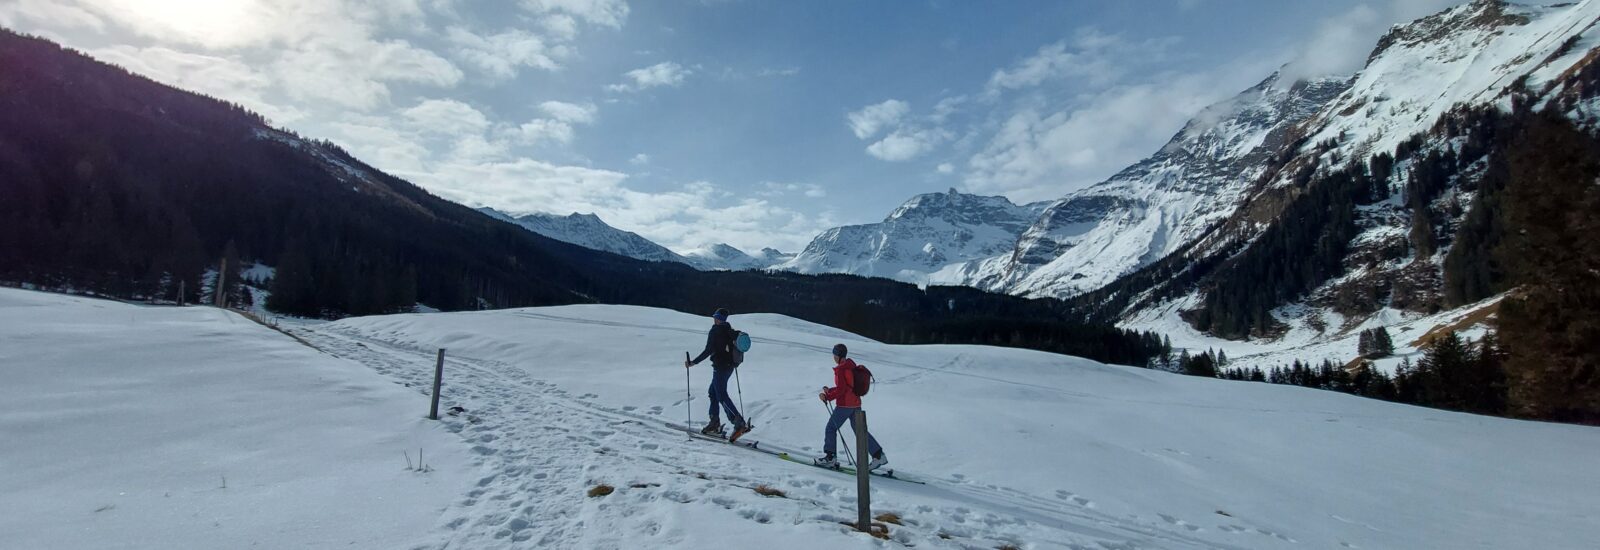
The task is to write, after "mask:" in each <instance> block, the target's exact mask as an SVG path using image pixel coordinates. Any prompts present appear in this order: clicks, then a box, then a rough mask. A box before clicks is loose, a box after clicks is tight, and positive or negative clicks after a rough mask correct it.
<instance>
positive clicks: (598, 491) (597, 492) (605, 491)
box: [589, 483, 617, 498]
mask: <svg viewBox="0 0 1600 550" xmlns="http://www.w3.org/2000/svg"><path fill="white" fill-rule="evenodd" d="M616 490H617V488H616V487H612V486H610V485H606V484H604V483H601V484H599V485H595V486H594V488H593V489H589V498H595V497H603V496H606V495H609V494H611V493H614V492H616Z"/></svg>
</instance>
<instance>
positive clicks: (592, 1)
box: [522, 0, 628, 28]
mask: <svg viewBox="0 0 1600 550" xmlns="http://www.w3.org/2000/svg"><path fill="white" fill-rule="evenodd" d="M522 7H523V9H526V10H528V11H530V12H532V13H535V14H541V15H542V14H550V13H556V14H567V15H571V16H573V17H576V18H578V19H582V20H584V21H587V22H589V23H591V24H595V25H601V26H605V27H612V28H621V27H622V23H623V22H624V21H626V20H627V19H628V3H627V2H623V1H622V0H522Z"/></svg>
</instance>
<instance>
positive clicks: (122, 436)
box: [0, 290, 1600, 549]
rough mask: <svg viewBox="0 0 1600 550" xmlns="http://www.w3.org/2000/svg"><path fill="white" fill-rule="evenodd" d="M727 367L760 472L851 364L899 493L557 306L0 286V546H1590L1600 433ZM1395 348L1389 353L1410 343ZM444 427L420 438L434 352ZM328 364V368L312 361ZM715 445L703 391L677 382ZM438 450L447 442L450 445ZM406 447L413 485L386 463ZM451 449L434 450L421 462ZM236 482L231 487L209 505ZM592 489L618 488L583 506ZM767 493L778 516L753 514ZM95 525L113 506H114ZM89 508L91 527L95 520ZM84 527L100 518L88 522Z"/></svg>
mask: <svg viewBox="0 0 1600 550" xmlns="http://www.w3.org/2000/svg"><path fill="white" fill-rule="evenodd" d="M732 322H733V323H734V325H735V327H737V328H739V329H742V330H745V331H748V332H750V333H751V334H752V335H753V336H754V337H755V348H754V349H753V350H752V351H751V353H750V356H749V358H748V362H747V363H746V365H745V366H744V367H742V368H741V369H740V370H741V377H742V378H747V379H749V381H748V383H743V384H742V386H743V393H744V400H745V403H746V405H747V407H748V412H749V413H750V414H752V415H753V416H754V418H755V421H756V423H757V429H756V431H755V432H753V433H752V434H751V435H749V436H747V437H748V438H750V439H754V440H759V441H761V442H762V446H763V447H772V448H778V449H785V450H790V451H793V452H795V453H807V454H808V455H809V454H810V453H815V452H816V451H817V450H818V449H819V448H820V446H821V443H822V441H821V437H822V436H821V431H822V423H823V421H824V415H825V411H824V410H823V406H822V404H821V403H819V402H817V400H816V392H817V389H818V388H819V387H820V386H822V385H823V384H825V383H827V382H829V381H830V374H829V366H830V365H831V361H830V360H829V358H828V352H827V349H828V348H829V347H830V346H832V345H833V344H834V343H836V342H844V343H846V344H848V345H849V346H850V347H851V349H852V350H853V352H854V353H853V355H855V356H856V357H857V358H858V360H859V361H861V362H862V363H864V364H866V365H868V366H869V367H871V368H872V369H873V371H874V372H875V373H876V375H877V378H878V384H877V385H876V386H875V387H874V389H873V392H872V394H871V395H869V396H868V397H867V398H866V402H867V410H868V413H869V415H870V424H871V425H872V426H873V431H874V433H875V434H876V435H877V436H878V438H879V439H880V440H881V441H882V443H883V444H884V446H885V447H886V448H887V450H888V454H889V456H890V459H891V463H892V464H891V465H892V466H893V467H895V468H896V469H897V470H898V471H899V472H900V473H902V474H903V475H905V476H907V477H909V478H914V479H918V480H923V481H926V482H927V484H926V485H914V484H909V483H905V482H900V481H896V480H885V479H879V478H874V480H873V481H874V484H873V495H872V496H873V502H874V506H875V510H876V511H879V512H894V513H896V514H898V515H899V516H900V517H901V518H902V522H903V523H904V525H890V526H889V527H890V540H889V541H880V540H876V539H872V538H868V537H866V536H865V535H862V534H858V533H853V532H849V531H848V530H846V528H844V527H843V526H841V525H839V524H838V522H839V521H843V520H848V519H850V518H853V517H854V502H855V500H854V480H853V479H852V478H849V477H846V476H843V475H840V474H837V473H833V472H828V471H824V470H820V469H817V468H812V467H809V466H805V465H800V464H794V463H790V462H785V461H782V460H778V459H775V458H773V457H771V456H768V455H763V454H758V453H754V452H750V451H747V450H743V449H739V448H735V447H732V446H728V445H723V444H718V443H711V442H705V441H702V440H697V439H690V438H687V437H685V436H684V435H682V433H681V432H678V431H676V430H677V429H678V428H679V427H681V425H682V424H683V423H684V421H685V405H686V404H685V401H684V397H685V395H684V394H685V390H684V372H683V368H682V365H681V363H682V356H683V352H684V351H691V352H698V351H699V349H698V348H699V346H700V345H702V344H703V343H704V341H705V330H706V328H707V327H708V325H709V320H707V319H706V318H703V317H696V316H691V315H685V314H681V313H676V312H670V311H665V310H656V309H648V308H636V307H622V306H568V307H556V308H537V309H523V310H506V311H494V312H475V313H451V314H413V315H396V316H384V317H369V318H356V319H348V320H344V321H340V322H335V323H326V324H307V325H298V326H294V327H292V328H290V329H289V330H290V331H291V332H292V333H293V334H294V335H295V336H297V337H299V338H302V339H304V340H305V341H306V342H308V343H309V344H311V345H313V346H316V347H317V348H318V349H320V350H322V351H323V352H325V353H326V354H321V353H318V352H317V351H313V350H310V349H307V348H305V347H303V346H301V344H299V343H297V342H295V341H294V340H292V339H290V338H288V337H285V336H283V335H281V334H279V333H276V332H272V331H269V330H266V329H264V328H262V327H259V326H257V325H254V324H251V323H249V322H248V321H246V320H244V319H242V318H240V317H237V316H235V315H233V314H228V313H223V312H219V311H216V310H212V309H209V308H187V309H176V308H144V307H138V306H129V305H123V304H118V303H114V302H99V301H93V300H86V299H79V298H70V297H62V296H54V295H47V294H39V293H31V292H24V291H16V290H0V356H3V357H4V363H3V364H4V368H5V369H6V371H7V372H6V373H5V376H6V379H7V381H8V382H9V383H8V389H10V390H11V391H10V392H8V393H9V394H10V395H11V397H10V398H8V400H6V401H4V402H3V404H0V433H4V434H5V437H6V445H5V446H3V447H0V465H3V468H0V510H5V511H6V512H5V513H4V514H0V548H40V547H64V548H90V547H93V548H99V547H137V548H158V547H159V548H166V547H247V546H250V545H252V544H255V545H258V546H264V547H301V546H342V547H365V548H402V547H420V548H435V547H444V546H448V547H451V548H502V547H503V548H526V547H535V546H538V547H552V548H656V547H686V548H693V547H718V548H748V547H757V546H759V547H762V548H805V549H815V548H819V547H820V548H835V547H845V548H887V547H902V546H917V547H933V548H995V547H999V546H1003V545H1014V546H1016V547H1020V548H1096V549H1099V548H1589V547H1592V546H1591V545H1592V542H1593V541H1595V540H1600V512H1596V510H1600V471H1595V470H1594V468H1593V467H1592V464H1591V461H1590V460H1588V459H1587V458H1586V457H1593V456H1600V429H1596V428H1590V427H1580V426H1569V425H1559V424H1546V423H1533V422H1520V421H1512V420H1504V419H1496V418H1487V417H1481V416H1473V415H1466V414H1459V413H1450V412H1443V411H1434V410H1429V409H1421V408H1414V407H1407V406H1401V405H1395V404H1390V403H1384V402H1379V401H1373V400H1366V399H1361V398H1356V397H1352V396H1347V395H1341V394H1336V393H1332V392H1323V391H1316V390H1307V389H1302V388H1294V387H1287V386H1273V385H1267V384H1259V383H1237V382H1225V381H1220V380H1204V379H1197V378H1192V377H1184V376H1176V375H1168V374H1164V373H1159V372H1153V371H1148V370H1143V369H1134V368H1128V367H1118V366H1108V365H1102V364H1099V363H1095V362H1092V361H1087V360H1082V359H1074V358H1070V357H1064V356H1058V355H1050V354H1044V353H1036V352H1028V351H1021V350H1009V349H999V348H989V347H979V346H889V345H883V344H878V343H874V342H871V341H868V340H865V339H863V338H861V337H858V336H854V335H850V334H846V333H842V332H840V331H837V330H834V329H830V328H827V327H821V326H817V325H813V324H810V323H805V322H801V321H797V320H794V319H791V318H787V317H782V316H777V315H760V314H757V315H735V316H734V317H733V318H732ZM1397 340H1398V338H1397ZM439 347H444V348H449V352H448V356H449V360H448V361H447V364H446V383H445V404H444V406H452V405H459V406H461V407H465V408H466V409H467V413H466V414H465V415H461V416H447V417H445V418H444V420H443V421H442V422H438V423H434V422H430V421H426V420H421V419H420V417H421V416H422V414H423V413H424V412H425V411H426V407H427V398H426V397H425V395H423V389H424V388H425V387H426V386H427V384H429V383H430V382H431V377H432V369H433V353H434V350H436V349H437V348H439ZM330 356H331V357H330ZM690 374H691V375H692V377H693V390H692V392H693V394H694V397H695V399H694V401H693V402H692V403H688V406H689V407H690V408H692V411H693V416H694V419H695V421H696V422H697V423H699V422H703V421H704V420H705V415H706V411H705V404H706V401H705V398H704V392H705V387H704V385H705V384H706V383H707V382H708V381H709V376H710V371H709V369H708V368H707V366H706V365H702V366H700V367H696V368H694V369H692V370H691V371H690ZM452 432H453V435H452ZM418 446H425V447H427V449H428V452H429V456H430V457H435V458H430V459H429V462H430V464H431V465H432V466H433V467H434V468H435V470H434V471H432V472H430V473H422V474H419V473H416V472H411V471H407V470H406V468H405V464H404V462H403V459H402V458H401V456H400V453H401V450H402V449H405V448H415V447H418ZM435 448H438V450H437V452H436V451H435V450H434V449H435ZM221 475H227V476H228V488H227V489H221V488H219V485H220V483H218V480H217V479H215V478H219V477H220V476H221ZM600 484H607V485H610V486H613V487H614V488H615V492H614V493H612V494H610V495H607V496H600V497H593V498H591V497H588V496H586V493H587V492H588V491H589V490H590V489H591V488H593V487H595V486H596V485H600ZM757 485H768V486H770V487H773V488H776V489H779V490H781V491H783V492H784V493H785V496H783V497H765V496H761V495H759V494H757V493H756V492H755V491H754V490H753V488H754V487H756V486H757ZM107 505H114V507H111V508H104V507H105V506H107ZM102 508H104V509H102ZM96 510H100V511H96Z"/></svg>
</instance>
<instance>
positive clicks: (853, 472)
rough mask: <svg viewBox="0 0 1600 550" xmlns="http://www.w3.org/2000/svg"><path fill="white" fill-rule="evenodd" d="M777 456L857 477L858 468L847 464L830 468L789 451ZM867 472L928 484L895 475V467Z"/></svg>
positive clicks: (897, 479)
mask: <svg viewBox="0 0 1600 550" xmlns="http://www.w3.org/2000/svg"><path fill="white" fill-rule="evenodd" d="M777 456H778V458H782V459H784V460H787V461H789V462H793V463H795V464H805V465H807V466H811V467H813V468H821V469H823V470H828V471H831V472H839V473H842V474H845V475H848V476H850V477H855V475H856V469H855V468H852V467H850V466H845V465H843V464H840V465H839V467H838V468H829V467H827V466H823V465H820V464H817V463H815V462H808V461H806V460H804V459H800V458H795V457H793V456H790V455H789V453H778V454H777ZM867 473H869V474H872V475H873V476H874V477H886V478H889V479H893V480H896V481H904V482H906V483H915V484H917V485H927V482H923V481H917V480H914V479H906V478H904V477H901V476H897V475H895V473H894V468H889V469H887V470H873V471H871V472H867Z"/></svg>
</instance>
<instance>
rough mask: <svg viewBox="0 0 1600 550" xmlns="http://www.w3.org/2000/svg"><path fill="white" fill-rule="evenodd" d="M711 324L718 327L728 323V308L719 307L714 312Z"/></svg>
mask: <svg viewBox="0 0 1600 550" xmlns="http://www.w3.org/2000/svg"><path fill="white" fill-rule="evenodd" d="M711 322H712V324H718V325H720V324H723V323H726V322H728V308H725V307H719V308H717V310H716V311H714V312H712V313H711Z"/></svg>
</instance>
